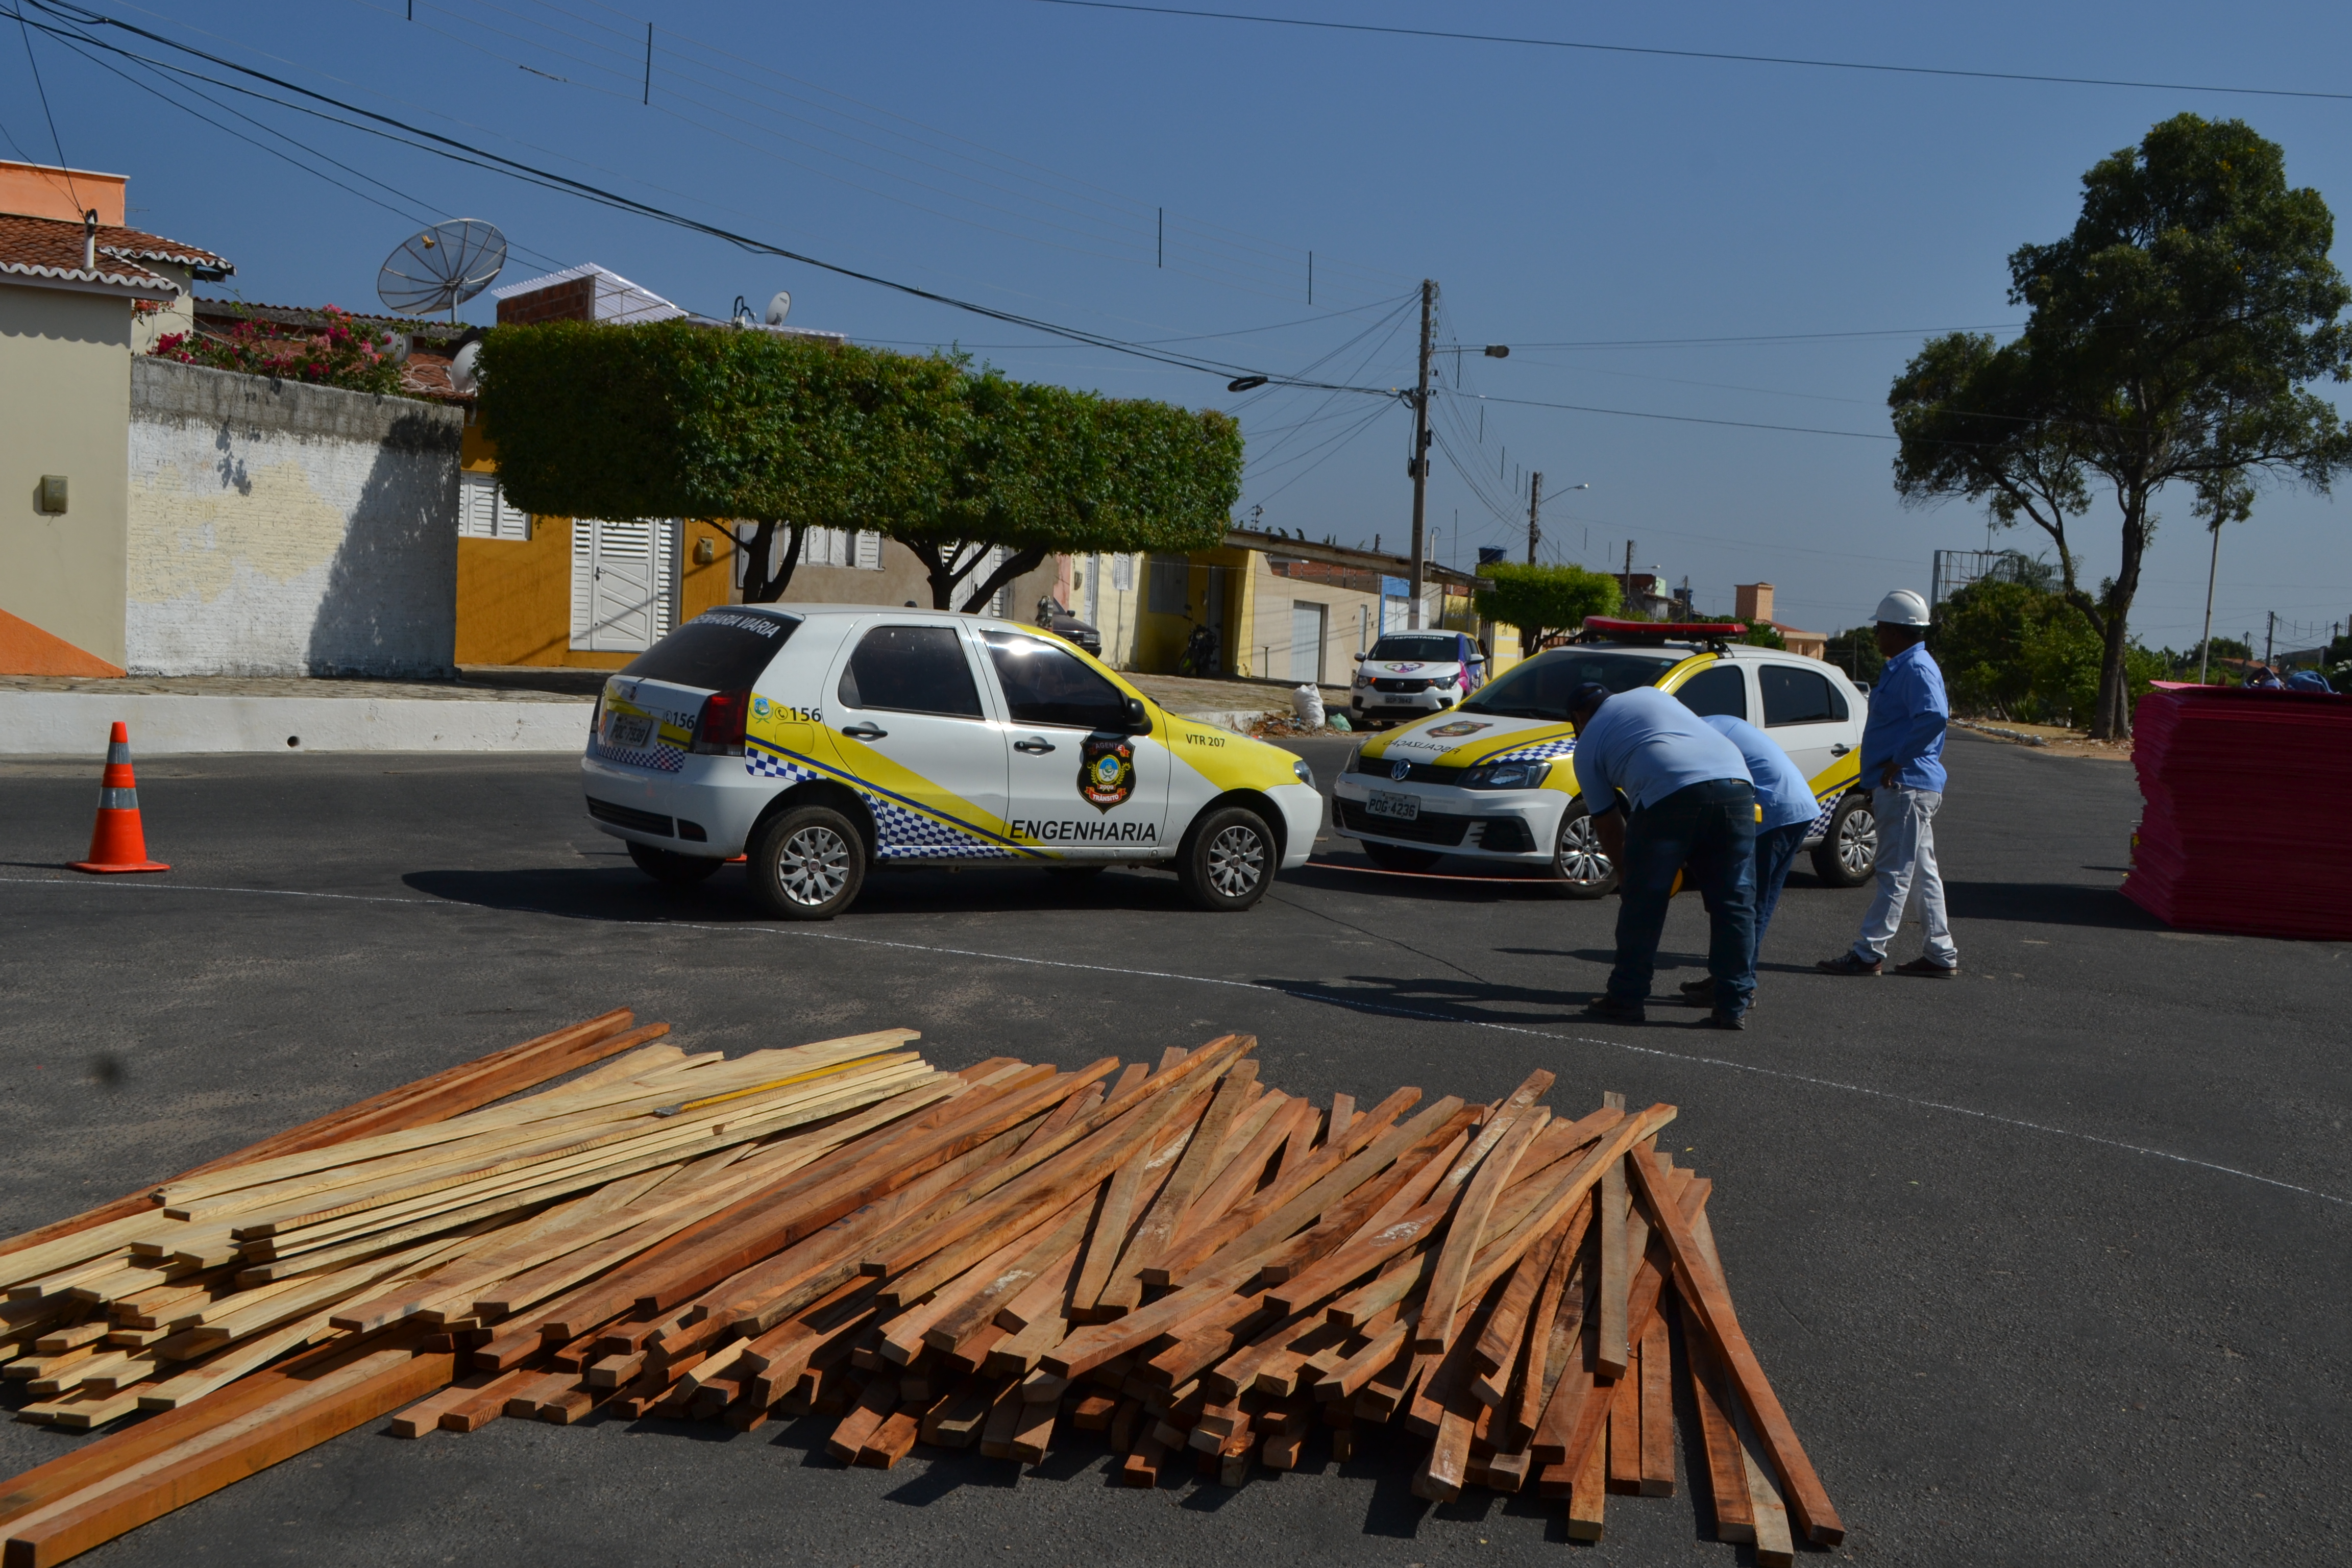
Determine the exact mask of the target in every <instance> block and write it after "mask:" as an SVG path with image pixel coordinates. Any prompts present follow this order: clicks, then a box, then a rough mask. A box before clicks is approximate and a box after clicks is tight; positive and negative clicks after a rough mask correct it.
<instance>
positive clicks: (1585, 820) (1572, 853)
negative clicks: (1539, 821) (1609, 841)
mask: <svg viewBox="0 0 2352 1568" xmlns="http://www.w3.org/2000/svg"><path fill="white" fill-rule="evenodd" d="M1615 870H1616V868H1615V867H1614V866H1612V865H1611V864H1610V863H1609V856H1608V854H1607V852H1605V851H1604V850H1603V849H1602V848H1601V835H1600V834H1598V833H1596V832H1594V831H1593V829H1592V818H1591V817H1590V816H1579V817H1576V818H1573V819H1572V820H1570V822H1569V824H1568V825H1567V826H1565V827H1563V828H1561V829H1560V834H1559V875H1560V879H1561V880H1562V881H1567V882H1575V883H1577V884H1579V885H1580V886H1584V887H1597V886H1598V885H1600V884H1601V883H1602V882H1605V881H1607V880H1608V879H1609V878H1610V876H1611V874H1612V873H1613V872H1614V871H1615Z"/></svg>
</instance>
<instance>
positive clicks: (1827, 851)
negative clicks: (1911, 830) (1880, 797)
mask: <svg viewBox="0 0 2352 1568" xmlns="http://www.w3.org/2000/svg"><path fill="white" fill-rule="evenodd" d="M1877 874H1878V814H1877V813H1876V812H1875V811H1874V810H1873V809H1872V808H1871V804H1870V795H1869V793H1868V792H1867V791H1864V790H1858V789H1857V790H1849V791H1847V792H1846V793H1845V795H1843V796H1842V797H1840V799H1839V801H1838V803H1837V809H1836V810H1835V811H1833V812H1832V813H1830V825H1829V826H1828V827H1826V828H1824V829H1823V830H1822V841H1821V842H1820V843H1819V844H1816V845H1814V846H1813V875H1814V876H1816V877H1819V878H1820V879H1822V881H1824V882H1826V883H1828V884H1829V885H1830V886H1831V887H1832V888H1859V887H1861V886H1862V885H1863V884H1864V882H1867V881H1869V880H1870V879H1872V878H1873V877H1874V876H1876V875H1877Z"/></svg>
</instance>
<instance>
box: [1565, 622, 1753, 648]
mask: <svg viewBox="0 0 2352 1568" xmlns="http://www.w3.org/2000/svg"><path fill="white" fill-rule="evenodd" d="M1747 631H1748V626H1747V624H1746V623H1745V622H1742V621H1619V620H1612V619H1610V618H1609V617H1608V616H1585V617H1584V637H1583V639H1582V640H1584V641H1586V642H1603V641H1606V642H1641V643H1663V642H1701V641H1706V640H1708V639H1711V638H1716V637H1741V636H1744V635H1746V633H1747Z"/></svg>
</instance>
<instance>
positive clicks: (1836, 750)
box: [1830, 745, 1853, 757]
mask: <svg viewBox="0 0 2352 1568" xmlns="http://www.w3.org/2000/svg"><path fill="white" fill-rule="evenodd" d="M1851 751H1853V747H1852V746H1843V745H1840V746H1832V747H1831V748H1830V755H1831V756H1832V757H1843V756H1844V755H1845V754H1846V753H1847V752H1851Z"/></svg>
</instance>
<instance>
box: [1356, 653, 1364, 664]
mask: <svg viewBox="0 0 2352 1568" xmlns="http://www.w3.org/2000/svg"><path fill="white" fill-rule="evenodd" d="M1356 662H1357V663H1358V664H1361V663H1363V662H1364V656H1363V655H1362V654H1358V655H1357V656H1356Z"/></svg>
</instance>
